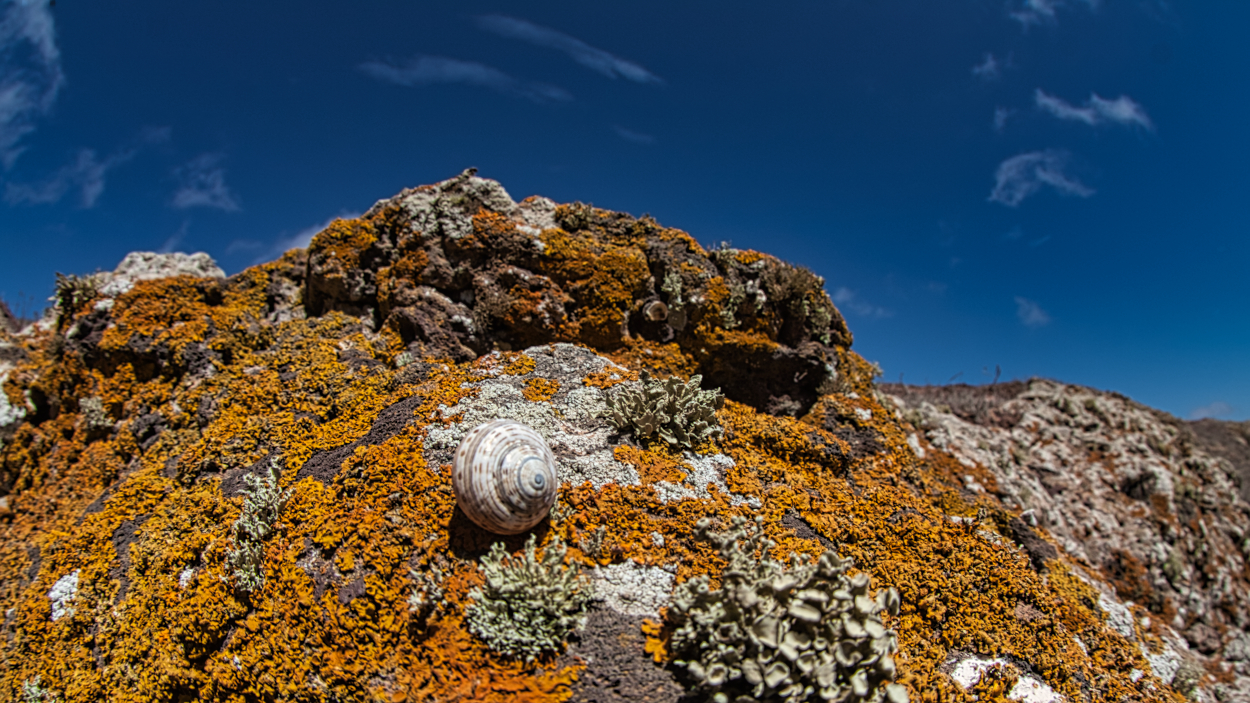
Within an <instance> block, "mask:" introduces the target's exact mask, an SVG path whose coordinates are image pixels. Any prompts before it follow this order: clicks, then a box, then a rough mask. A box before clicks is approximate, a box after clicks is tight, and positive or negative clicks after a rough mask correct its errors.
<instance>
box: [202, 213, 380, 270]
mask: <svg viewBox="0 0 1250 703" xmlns="http://www.w3.org/2000/svg"><path fill="white" fill-rule="evenodd" d="M362 214H363V213H361V212H350V211H347V210H343V211H340V212H339V213H338V214H337V215H331V216H330V217H328V218H326V219H325V221H323V222H321V223H320V224H315V225H312V226H311V227H306V228H304V229H302V230H300V231H298V232H296V233H295V234H292V235H289V236H283V237H279V238H278V239H276V240H274V241H273V242H271V243H269V244H265V243H263V242H259V241H256V240H254V239H236V240H235V241H233V242H230V244H229V245H228V246H227V247H226V253H227V254H231V255H233V254H238V253H241V252H248V251H250V252H257V253H256V255H255V257H254V258H253V259H252V263H251V265H252V266H256V265H258V264H263V263H266V262H269V261H273V260H274V259H276V258H278V257H280V256H282V255H283V254H284V253H286V252H287V251H289V250H291V249H307V248H308V245H309V244H311V243H312V238H313V237H314V236H316V235H317V233H318V232H320V231H322V230H324V229H325V228H326V227H329V226H330V225H331V224H332V223H333V222H334V221H335V220H340V219H341V220H354V219H356V218H357V217H360V216H361V215H362Z"/></svg>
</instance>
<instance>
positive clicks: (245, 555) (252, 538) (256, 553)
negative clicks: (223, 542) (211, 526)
mask: <svg viewBox="0 0 1250 703" xmlns="http://www.w3.org/2000/svg"><path fill="white" fill-rule="evenodd" d="M279 478H280V473H279V470H278V462H277V460H276V459H274V460H273V461H271V462H270V465H269V475H268V476H265V477H263V478H261V477H257V476H256V475H255V474H248V475H247V476H245V477H244V479H243V480H244V482H245V483H247V488H246V489H245V498H244V501H243V512H242V514H240V515H239V518H238V519H237V520H235V521H234V526H233V528H232V532H233V534H234V547H232V548H231V549H230V551H229V552H228V553H227V554H226V566H227V567H228V568H229V569H230V573H231V574H233V575H234V580H235V584H236V585H237V586H238V588H239V590H240V591H243V592H244V593H251V592H252V591H255V590H256V589H258V588H260V587H261V585H262V584H264V582H265V575H264V572H263V571H262V570H261V568H260V566H261V563H262V562H263V561H264V559H265V542H266V540H268V539H269V537H270V536H271V535H272V534H273V530H274V523H276V522H277V520H278V514H279V513H280V512H282V508H283V506H285V505H286V501H287V499H288V498H289V497H290V491H289V490H288V491H281V490H278V479H279Z"/></svg>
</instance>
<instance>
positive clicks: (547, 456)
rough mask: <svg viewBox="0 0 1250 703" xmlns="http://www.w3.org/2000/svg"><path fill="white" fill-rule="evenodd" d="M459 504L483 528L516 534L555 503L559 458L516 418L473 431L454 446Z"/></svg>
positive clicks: (454, 480)
mask: <svg viewBox="0 0 1250 703" xmlns="http://www.w3.org/2000/svg"><path fill="white" fill-rule="evenodd" d="M451 485H452V488H453V489H455V492H456V504H457V505H459V506H460V509H461V510H462V511H464V514H465V515H467V516H468V517H469V519H470V520H472V521H473V522H475V523H477V524H478V525H479V526H480V527H482V528H484V529H487V530H490V531H491V532H494V533H496V534H501V535H515V534H518V533H521V532H524V531H526V530H528V529H529V528H531V527H533V526H534V525H537V524H538V523H539V521H541V520H542V519H543V518H544V517H546V515H547V512H548V511H550V510H551V506H552V505H554V504H555V502H556V488H557V487H558V486H559V483H558V481H557V479H556V457H555V455H554V454H552V453H551V448H550V447H548V446H547V442H546V441H545V440H543V438H542V435H540V434H538V433H537V432H535V431H534V430H533V429H532V428H530V427H529V426H527V425H523V424H521V423H519V422H515V421H513V420H491V421H490V422H487V423H486V424H483V425H478V426H477V427H475V428H473V429H472V430H470V431H469V433H468V434H467V435H465V436H464V439H463V440H461V442H460V447H459V448H457V449H456V457H455V459H454V463H453V464H452V472H451Z"/></svg>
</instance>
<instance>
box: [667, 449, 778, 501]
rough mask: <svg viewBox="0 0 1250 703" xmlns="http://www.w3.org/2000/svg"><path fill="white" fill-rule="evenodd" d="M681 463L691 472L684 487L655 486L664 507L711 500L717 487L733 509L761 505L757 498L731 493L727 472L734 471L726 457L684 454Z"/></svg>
mask: <svg viewBox="0 0 1250 703" xmlns="http://www.w3.org/2000/svg"><path fill="white" fill-rule="evenodd" d="M682 462H683V463H684V465H685V466H686V468H688V469H689V471H687V472H686V480H685V481H684V482H683V483H680V484H679V483H673V482H671V481H657V482H655V484H653V485H654V487H655V493H656V495H657V496H659V498H660V500H661V501H662V502H664V503H673V502H676V501H679V500H686V499H688V498H689V499H694V500H710V499H711V498H712V494H711V492H710V491H709V490H708V485H709V484H710V485H713V486H716V490H718V491H719V492H721V493H724V494H726V495H728V496H729V503H730V504H731V505H742V504H743V503H746V504H747V505H749V506H751V507H752V508H759V507H760V506H761V505H762V503H760V499H759V498H758V497H756V496H743V495H739V494H737V493H733V492H731V491H730V490H729V486H728V485H726V484H725V471H726V470H728V469H731V468H733V466H734V460H733V459H732V458H730V457H728V456H726V455H724V454H712V455H709V456H701V455H699V454H695V453H694V452H689V451H688V452H684V453H683V454H682Z"/></svg>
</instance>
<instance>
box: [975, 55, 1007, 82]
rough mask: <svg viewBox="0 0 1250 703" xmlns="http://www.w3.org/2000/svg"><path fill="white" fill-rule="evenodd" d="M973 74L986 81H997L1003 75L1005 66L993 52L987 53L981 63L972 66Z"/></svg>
mask: <svg viewBox="0 0 1250 703" xmlns="http://www.w3.org/2000/svg"><path fill="white" fill-rule="evenodd" d="M972 75H974V76H976V77H977V78H980V79H981V80H983V81H986V82H991V81H996V80H998V79H999V78H1002V77H1003V66H1002V64H1001V63H999V62H998V59H996V58H994V55H993V54H990V53H986V54H985V58H984V59H982V60H981V63H979V64H977V65H975V66H973V67H972Z"/></svg>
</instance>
